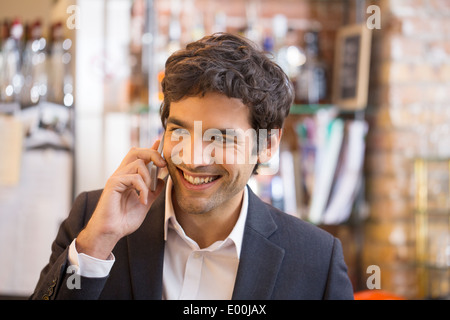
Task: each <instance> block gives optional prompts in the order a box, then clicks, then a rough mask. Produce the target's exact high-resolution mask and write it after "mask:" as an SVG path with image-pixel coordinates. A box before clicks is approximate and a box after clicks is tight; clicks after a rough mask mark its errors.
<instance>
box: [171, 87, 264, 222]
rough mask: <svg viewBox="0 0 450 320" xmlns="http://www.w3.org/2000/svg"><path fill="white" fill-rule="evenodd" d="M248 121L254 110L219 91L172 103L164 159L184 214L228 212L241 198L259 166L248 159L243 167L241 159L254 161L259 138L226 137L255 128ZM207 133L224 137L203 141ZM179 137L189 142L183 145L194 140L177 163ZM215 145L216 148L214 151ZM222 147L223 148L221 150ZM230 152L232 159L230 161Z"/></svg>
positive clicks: (175, 196)
mask: <svg viewBox="0 0 450 320" xmlns="http://www.w3.org/2000/svg"><path fill="white" fill-rule="evenodd" d="M249 119H250V114H249V108H248V107H247V106H245V105H244V104H243V103H242V101H241V100H240V99H235V98H228V97H227V96H225V95H223V94H219V93H207V94H205V96H203V97H188V98H185V99H182V100H181V101H178V102H172V103H171V105H170V112H169V116H168V118H167V125H166V133H165V143H164V157H165V159H166V160H167V164H168V165H167V167H168V170H169V174H170V176H171V178H172V180H173V185H174V189H173V193H174V200H175V201H176V204H177V207H179V208H180V209H181V210H183V211H184V212H185V213H191V214H202V213H208V212H211V211H213V210H215V209H219V210H227V207H228V206H229V205H231V202H234V201H235V200H236V201H237V199H241V196H242V191H243V189H244V187H245V185H246V184H247V182H248V179H249V178H250V176H251V175H252V172H253V168H254V167H255V163H254V162H249V161H246V163H243V164H242V163H241V162H239V161H236V159H238V157H243V156H244V157H245V159H249V158H250V157H249V155H248V153H249V152H250V151H251V150H254V144H255V143H256V139H255V140H253V139H243V140H241V141H238V140H240V139H235V138H234V137H231V138H230V137H227V134H226V132H235V131H239V132H245V131H247V130H249V129H250V130H252V128H251V125H250V120H249ZM195 122H197V123H198V122H200V123H201V128H202V129H201V130H202V132H201V136H199V135H198V134H194V128H195ZM208 132H216V133H218V132H221V133H222V134H221V135H220V136H219V135H212V136H209V137H208V139H207V141H204V137H205V136H208ZM187 137H188V138H189V139H187ZM180 138H181V139H183V140H184V139H185V138H186V140H185V141H184V143H186V141H188V142H189V145H188V149H189V150H187V149H186V148H184V149H183V151H182V152H181V154H180V157H181V159H182V161H174V160H175V158H172V157H173V155H174V154H175V153H176V152H174V148H176V147H177V145H178V146H179V144H180V141H181V139H180ZM230 139H232V141H231V142H230ZM222 142H223V144H222ZM214 143H215V144H216V145H215V146H214V148H213V149H211V145H212V144H214ZM219 145H221V146H223V147H220V148H219V147H218V146H219ZM185 146H186V145H185ZM207 149H208V150H207ZM212 150H213V151H212ZM187 151H189V152H187ZM205 151H206V152H205ZM211 151H212V152H211ZM219 151H221V153H220V154H219ZM231 154H233V157H230V155H231ZM212 157H216V158H215V159H213V158H212ZM218 157H221V159H218ZM199 159H200V161H199ZM227 159H228V160H229V159H234V161H231V162H230V161H227ZM241 159H242V158H241ZM217 160H221V161H217ZM228 162H230V163H228ZM230 200H231V201H230ZM234 203H235V202H234Z"/></svg>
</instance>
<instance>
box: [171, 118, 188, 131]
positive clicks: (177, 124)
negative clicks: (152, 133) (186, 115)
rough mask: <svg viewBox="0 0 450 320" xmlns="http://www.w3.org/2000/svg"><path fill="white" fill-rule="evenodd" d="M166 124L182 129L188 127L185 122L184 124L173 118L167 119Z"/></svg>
mask: <svg viewBox="0 0 450 320" xmlns="http://www.w3.org/2000/svg"><path fill="white" fill-rule="evenodd" d="M166 124H167V125H168V124H174V125H176V126H180V127H183V128H188V127H189V125H188V123H187V122H185V121H183V120H181V119H178V118H175V117H169V118H167V123H166Z"/></svg>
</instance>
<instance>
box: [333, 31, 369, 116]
mask: <svg viewBox="0 0 450 320" xmlns="http://www.w3.org/2000/svg"><path fill="white" fill-rule="evenodd" d="M371 42H372V30H370V29H369V28H367V26H366V25H365V24H364V25H352V26H346V27H343V28H341V29H340V30H339V31H338V35H337V41H336V59H335V67H334V83H333V103H334V104H336V105H337V106H338V107H339V108H341V109H344V110H361V109H364V108H365V107H366V105H367V92H368V84H369V70H370V49H371Z"/></svg>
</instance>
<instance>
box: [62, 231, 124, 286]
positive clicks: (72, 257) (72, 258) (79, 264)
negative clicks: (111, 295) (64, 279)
mask: <svg viewBox="0 0 450 320" xmlns="http://www.w3.org/2000/svg"><path fill="white" fill-rule="evenodd" d="M76 240H77V239H76V238H75V239H74V240H73V241H72V243H71V244H70V247H69V263H70V265H71V266H72V267H75V269H76V273H77V274H79V275H81V276H83V277H87V278H104V277H107V276H108V275H109V272H110V271H111V268H112V266H113V264H114V262H115V261H116V258H115V257H114V255H113V253H112V252H111V254H110V255H109V257H108V259H107V260H102V259H97V258H94V257H91V256H88V255H87V254H84V253H78V251H77V248H76V246H75V242H76Z"/></svg>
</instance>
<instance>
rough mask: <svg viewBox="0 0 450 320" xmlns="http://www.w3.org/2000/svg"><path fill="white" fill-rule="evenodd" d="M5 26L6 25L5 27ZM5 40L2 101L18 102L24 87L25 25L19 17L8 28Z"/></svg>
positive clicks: (0, 92) (3, 46)
mask: <svg viewBox="0 0 450 320" xmlns="http://www.w3.org/2000/svg"><path fill="white" fill-rule="evenodd" d="M3 28H5V26H4V27H3ZM5 32H6V33H7V35H6V34H5V38H6V39H5V40H4V42H3V44H2V59H1V60H2V67H1V68H0V69H1V76H0V80H1V83H0V102H4V103H12V102H17V101H18V98H19V96H20V93H21V90H22V87H23V76H22V73H21V64H22V59H21V38H22V34H23V26H22V23H21V22H20V20H19V19H15V20H14V21H13V23H12V24H11V27H10V28H7V29H6V31H5Z"/></svg>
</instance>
